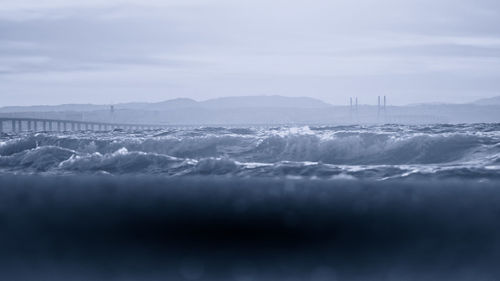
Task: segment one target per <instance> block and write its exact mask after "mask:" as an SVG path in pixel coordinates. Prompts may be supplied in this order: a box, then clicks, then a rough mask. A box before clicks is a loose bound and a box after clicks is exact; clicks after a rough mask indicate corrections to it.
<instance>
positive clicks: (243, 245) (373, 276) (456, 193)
mask: <svg viewBox="0 0 500 281" xmlns="http://www.w3.org/2000/svg"><path fill="white" fill-rule="evenodd" d="M499 260H500V182H499V181H485V182H482V183H481V182H478V181H477V180H475V181H466V180H460V181H455V180H451V179H450V180H439V181H435V180H425V179H422V180H412V181H409V180H397V181H396V180H394V181H383V182H377V181H366V182H365V181H357V180H350V181H342V180H287V179H260V180H259V179H252V180H250V179H243V178H233V177H179V178H160V177H151V176H150V177H145V176H139V177H132V176H119V177H116V176H5V175H4V176H1V177H0V279H1V280H237V281H250V280H313V281H326V280H497V279H496V278H497V277H498V276H500V267H499V266H498V261H499Z"/></svg>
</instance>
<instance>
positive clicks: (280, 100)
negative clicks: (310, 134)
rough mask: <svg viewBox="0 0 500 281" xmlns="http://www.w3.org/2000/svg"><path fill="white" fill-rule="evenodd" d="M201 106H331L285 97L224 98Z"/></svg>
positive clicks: (300, 98)
mask: <svg viewBox="0 0 500 281" xmlns="http://www.w3.org/2000/svg"><path fill="white" fill-rule="evenodd" d="M200 104H201V105H202V106H203V107H208V108H248V107H259V108H270V107H274V108H323V107H328V106H331V105H330V104H328V103H325V102H323V101H321V100H318V99H314V98H308V97H283V96H243V97H224V98H217V99H211V100H207V101H203V102H200Z"/></svg>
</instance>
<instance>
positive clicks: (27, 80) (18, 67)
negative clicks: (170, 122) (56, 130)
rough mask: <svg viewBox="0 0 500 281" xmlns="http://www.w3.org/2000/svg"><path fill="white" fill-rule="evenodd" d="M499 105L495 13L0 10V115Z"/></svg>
mask: <svg viewBox="0 0 500 281" xmlns="http://www.w3.org/2000/svg"><path fill="white" fill-rule="evenodd" d="M271 94H279V95H286V96H310V97H316V98H320V99H323V100H325V101H327V102H331V103H335V104H345V103H347V102H348V97H349V96H358V97H359V99H360V102H361V103H375V102H376V96H377V95H387V96H388V97H389V102H390V103H391V104H405V103H418V102H444V101H448V102H466V101H471V100H474V99H477V98H483V97H488V96H494V95H500V1H498V0H469V1H466V0H356V1H354V0H308V1H305V0H303V1H295V0H286V1H285V0H248V1H246V0H205V1H202V0H0V106H4V105H28V104H59V103H117V102H126V101H160V100H165V99H170V98H176V97H190V98H194V99H197V100H203V99H208V98H213V97H220V96H236V95H271Z"/></svg>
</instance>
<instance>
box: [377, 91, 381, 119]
mask: <svg viewBox="0 0 500 281" xmlns="http://www.w3.org/2000/svg"><path fill="white" fill-rule="evenodd" d="M379 118H380V96H378V105H377V119H379Z"/></svg>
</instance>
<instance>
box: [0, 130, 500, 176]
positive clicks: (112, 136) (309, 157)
mask: <svg viewBox="0 0 500 281" xmlns="http://www.w3.org/2000/svg"><path fill="white" fill-rule="evenodd" d="M499 163H500V126H499V125H497V124H477V125H434V126H393V125H387V126H368V127H362V126H342V127H307V126H306V127H276V128H191V129H169V130H165V131H161V132H158V131H143V132H134V133H127V132H119V131H115V132H109V133H103V132H100V133H94V132H80V133H70V134H46V133H40V134H24V135H3V136H2V138H0V169H2V171H4V172H28V173H39V172H48V173H110V174H135V173H138V174H158V175H166V176H182V175H235V176H271V177H276V176H278V177H281V176H300V177H319V178H329V177H339V176H340V177H348V178H374V179H388V178H394V177H408V176H412V177H415V176H428V175H439V176H445V177H453V176H460V177H462V176H463V177H495V178H496V177H500V176H499V171H500V168H499V165H498V164H499Z"/></svg>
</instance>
